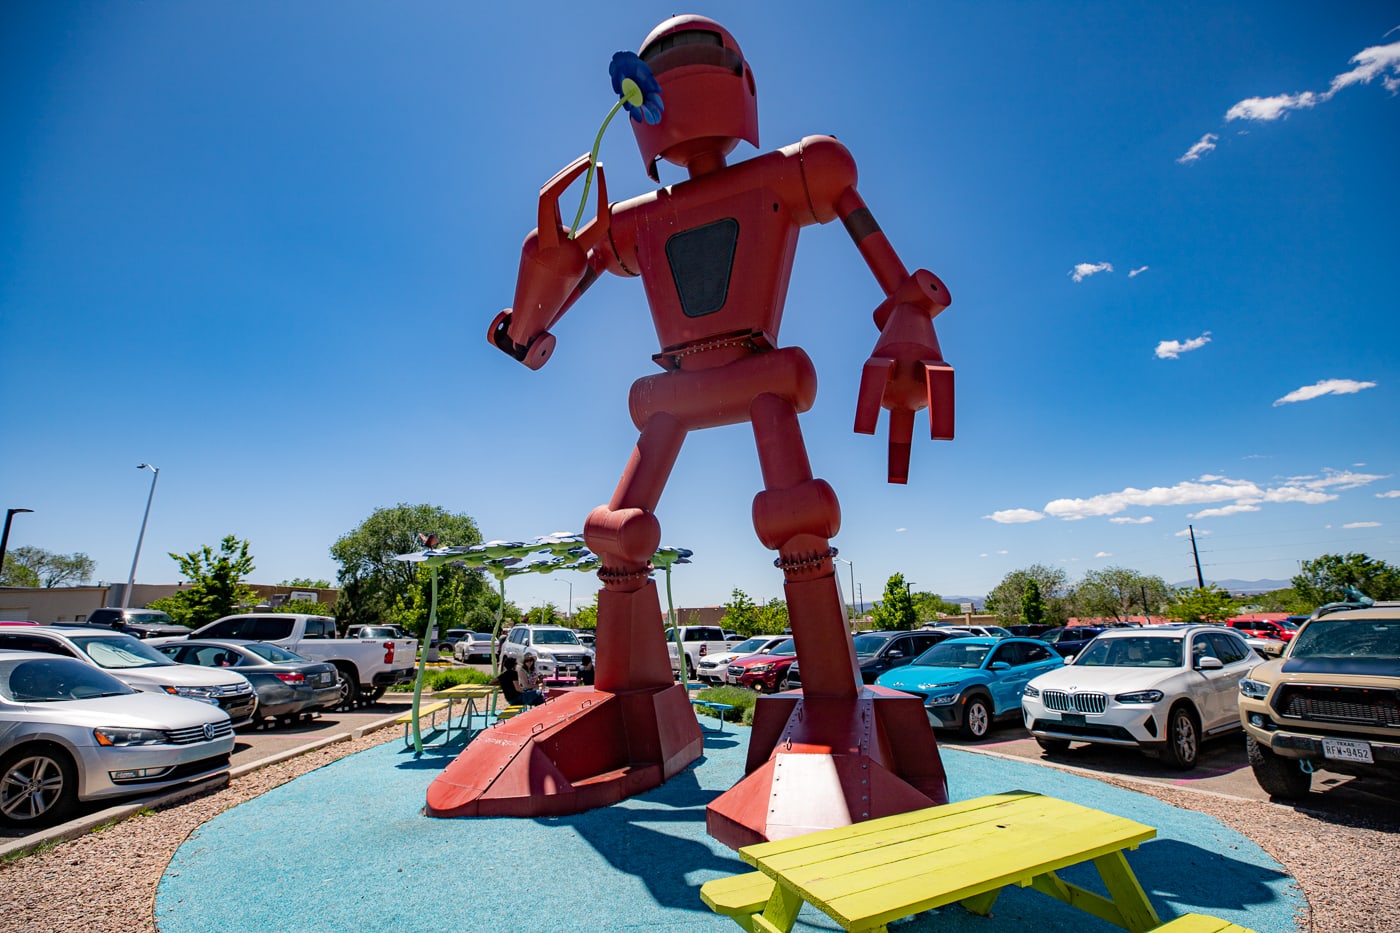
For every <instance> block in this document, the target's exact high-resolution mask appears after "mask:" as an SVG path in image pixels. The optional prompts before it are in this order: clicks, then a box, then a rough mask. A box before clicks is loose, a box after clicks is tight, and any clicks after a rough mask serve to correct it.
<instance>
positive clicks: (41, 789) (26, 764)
mask: <svg viewBox="0 0 1400 933" xmlns="http://www.w3.org/2000/svg"><path fill="white" fill-rule="evenodd" d="M77 806H78V771H77V768H75V767H74V765H73V760H72V759H71V758H69V757H68V755H67V753H66V752H63V751H60V750H58V749H56V748H53V747H51V746H40V747H38V748H35V747H34V746H29V747H27V748H17V749H15V750H14V751H12V752H10V753H9V754H8V755H6V756H5V757H4V758H0V824H4V825H6V826H26V827H27V826H47V825H49V824H51V823H60V822H62V821H64V820H66V819H68V817H69V816H71V815H72V813H73V811H74V810H75V809H76V808H77Z"/></svg>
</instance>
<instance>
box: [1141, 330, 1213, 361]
mask: <svg viewBox="0 0 1400 933" xmlns="http://www.w3.org/2000/svg"><path fill="white" fill-rule="evenodd" d="M1208 343H1210V331H1206V332H1204V333H1203V334H1201V336H1199V337H1192V338H1191V339H1190V340H1163V341H1162V342H1161V343H1159V344H1157V349H1156V350H1155V351H1153V352H1155V353H1156V354H1157V359H1159V360H1174V359H1178V358H1179V357H1180V356H1181V354H1183V353H1190V352H1191V351H1192V350H1199V349H1200V348H1201V347H1203V346H1205V345H1206V344H1208Z"/></svg>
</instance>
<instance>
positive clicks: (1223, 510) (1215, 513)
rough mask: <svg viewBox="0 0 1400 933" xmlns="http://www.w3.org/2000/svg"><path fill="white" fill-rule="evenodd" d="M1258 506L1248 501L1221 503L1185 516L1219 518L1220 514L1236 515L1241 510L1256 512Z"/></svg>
mask: <svg viewBox="0 0 1400 933" xmlns="http://www.w3.org/2000/svg"><path fill="white" fill-rule="evenodd" d="M1257 511H1259V506H1257V505H1254V504H1253V503H1248V502H1239V503H1236V504H1235V505H1222V506H1220V507H1219V508H1216V509H1201V510H1200V511H1199V512H1192V513H1191V514H1190V515H1187V516H1186V517H1187V518H1219V517H1221V516H1222V515H1238V514H1239V513H1241V512H1257Z"/></svg>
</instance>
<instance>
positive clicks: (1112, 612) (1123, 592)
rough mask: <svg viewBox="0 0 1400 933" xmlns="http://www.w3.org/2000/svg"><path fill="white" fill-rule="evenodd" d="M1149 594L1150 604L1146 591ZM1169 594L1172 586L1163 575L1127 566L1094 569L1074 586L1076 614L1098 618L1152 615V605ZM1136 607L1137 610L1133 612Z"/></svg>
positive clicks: (1125, 619) (1122, 620) (1157, 604)
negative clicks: (1143, 572)
mask: <svg viewBox="0 0 1400 933" xmlns="http://www.w3.org/2000/svg"><path fill="white" fill-rule="evenodd" d="M1144 592H1145V593H1146V594H1147V605H1144V603H1143V593H1144ZM1169 596H1170V589H1169V588H1168V586H1167V584H1166V581H1164V580H1163V579H1162V578H1161V577H1154V576H1148V575H1146V574H1141V573H1138V572H1137V571H1136V570H1129V569H1128V568H1126V567H1105V568H1104V569H1103V570H1091V571H1089V572H1088V573H1086V574H1085V575H1084V579H1083V580H1081V581H1080V582H1079V585H1078V586H1076V587H1075V588H1074V595H1073V602H1074V605H1075V609H1076V614H1077V615H1079V616H1081V617H1083V616H1094V617H1097V618H1105V617H1108V618H1114V619H1117V620H1118V621H1120V622H1126V621H1128V618H1129V617H1130V616H1133V615H1147V614H1150V612H1151V610H1150V608H1149V607H1150V606H1160V605H1162V604H1163V603H1165V602H1166V601H1167V599H1168V598H1169ZM1134 607H1137V611H1136V612H1134Z"/></svg>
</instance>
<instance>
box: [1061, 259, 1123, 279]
mask: <svg viewBox="0 0 1400 933" xmlns="http://www.w3.org/2000/svg"><path fill="white" fill-rule="evenodd" d="M1112 271H1113V263H1111V262H1081V263H1078V264H1076V265H1075V267H1074V268H1073V269H1071V270H1070V273H1069V277H1070V278H1072V279H1074V280H1075V281H1076V282H1082V281H1084V280H1085V279H1087V278H1088V277H1089V276H1091V275H1097V274H1099V273H1100V272H1112Z"/></svg>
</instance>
